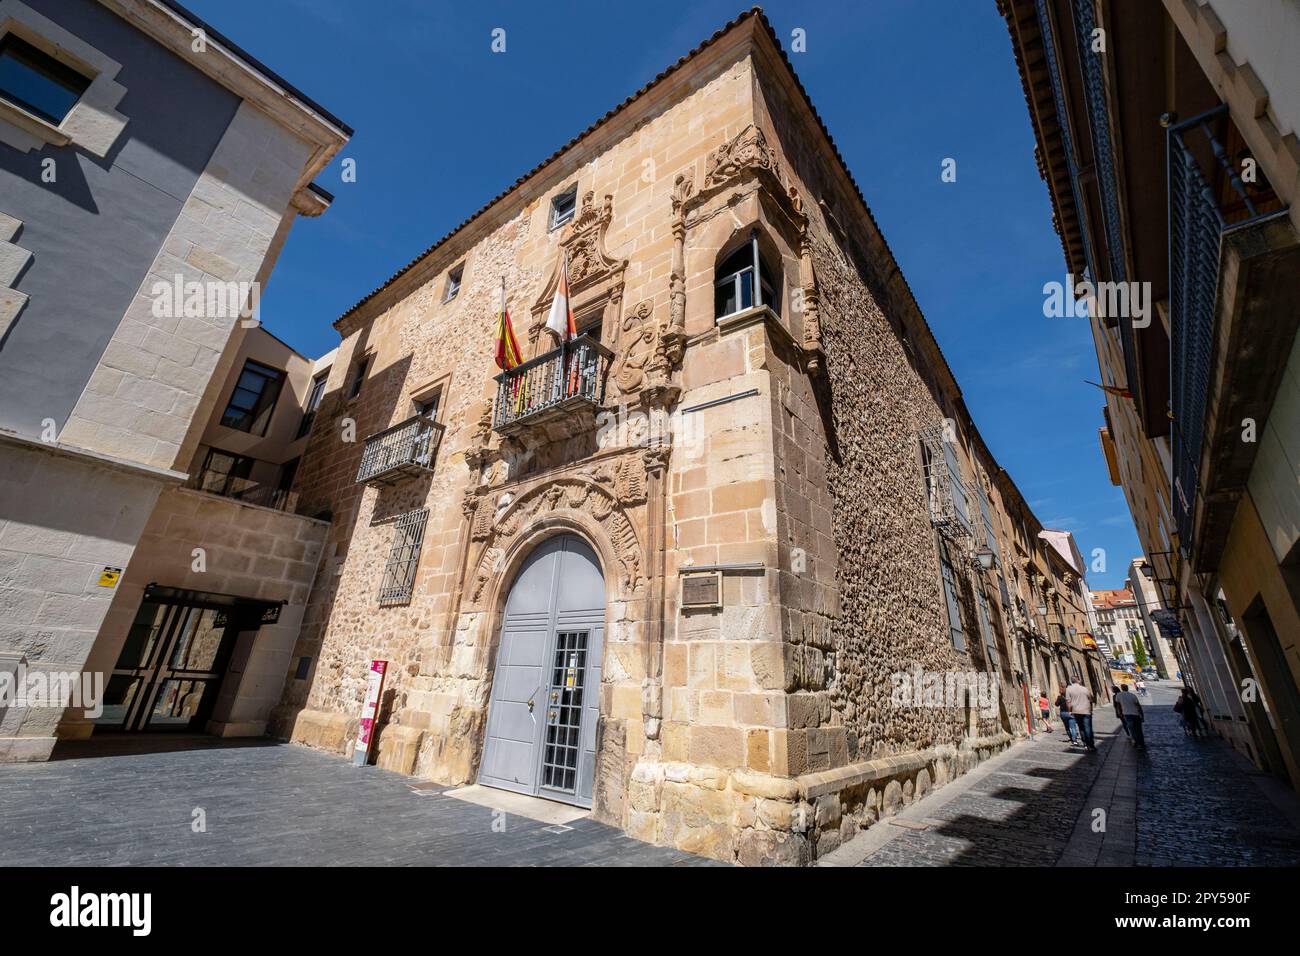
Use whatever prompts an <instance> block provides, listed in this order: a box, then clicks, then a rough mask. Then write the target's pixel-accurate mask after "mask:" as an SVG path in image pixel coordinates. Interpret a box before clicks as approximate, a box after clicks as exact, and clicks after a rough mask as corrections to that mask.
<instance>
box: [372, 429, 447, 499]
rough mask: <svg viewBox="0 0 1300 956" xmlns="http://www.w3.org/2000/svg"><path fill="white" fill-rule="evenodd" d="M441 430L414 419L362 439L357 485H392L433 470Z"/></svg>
mask: <svg viewBox="0 0 1300 956" xmlns="http://www.w3.org/2000/svg"><path fill="white" fill-rule="evenodd" d="M442 432H443V426H442V425H439V424H438V423H437V422H435V421H434V420H433V419H432V418H426V417H425V416H423V415H416V416H414V417H413V418H408V419H407V420H406V421H404V422H399V423H398V424H396V425H394V426H393V427H392V428H388V429H385V430H384V431H382V432H379V433H378V434H376V435H371V436H370V437H369V438H367V439H366V447H365V450H364V451H362V453H361V466H360V467H359V468H358V469H357V481H359V482H375V483H377V484H383V485H393V484H396V483H397V482H399V481H401V480H402V479H403V478H407V477H409V476H411V475H417V474H421V473H423V472H428V471H432V470H433V463H434V459H435V457H436V456H437V453H438V445H439V444H440V443H441V442H442Z"/></svg>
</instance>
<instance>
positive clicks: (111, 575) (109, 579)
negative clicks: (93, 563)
mask: <svg viewBox="0 0 1300 956" xmlns="http://www.w3.org/2000/svg"><path fill="white" fill-rule="evenodd" d="M121 577H122V569H121V568H104V570H103V571H100V572H99V586H100V587H101V588H115V587H117V582H118V579H119V578H121Z"/></svg>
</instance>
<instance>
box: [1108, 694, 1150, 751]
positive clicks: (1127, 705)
mask: <svg viewBox="0 0 1300 956" xmlns="http://www.w3.org/2000/svg"><path fill="white" fill-rule="evenodd" d="M1120 688H1121V689H1120V692H1119V693H1118V694H1116V695H1115V709H1116V710H1117V711H1119V712H1120V719H1121V720H1123V721H1124V729H1125V730H1126V731H1128V735H1129V739H1130V740H1132V741H1133V746H1134V747H1136V748H1137V749H1138V750H1146V749H1147V739H1146V736H1145V734H1144V733H1143V732H1142V722H1143V719H1144V715H1143V713H1142V702H1141V701H1140V700H1138V698H1137V694H1134V693H1133V692H1132V691H1130V690H1129V689H1128V684H1121V685H1120Z"/></svg>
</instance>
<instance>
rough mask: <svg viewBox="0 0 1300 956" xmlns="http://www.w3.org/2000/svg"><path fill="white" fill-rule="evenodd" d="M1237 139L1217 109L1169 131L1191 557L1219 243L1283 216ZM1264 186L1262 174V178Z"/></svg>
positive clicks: (1224, 112)
mask: <svg viewBox="0 0 1300 956" xmlns="http://www.w3.org/2000/svg"><path fill="white" fill-rule="evenodd" d="M1234 133H1235V130H1233V129H1232V127H1231V121H1230V119H1229V116H1228V107H1227V106H1219V107H1217V108H1216V109H1213V110H1210V111H1209V112H1206V113H1202V114H1201V115H1199V116H1195V117H1193V118H1191V119H1189V120H1186V121H1184V122H1181V123H1178V124H1176V125H1173V126H1170V128H1169V131H1168V162H1169V313H1170V338H1171V343H1170V345H1171V354H1172V366H1173V367H1172V369H1171V378H1172V395H1171V402H1172V405H1173V418H1174V427H1173V458H1174V461H1173V472H1174V476H1173V477H1174V487H1173V492H1174V494H1173V498H1174V510H1175V517H1176V523H1177V526H1178V535H1179V541H1180V545H1181V547H1182V549H1183V552H1184V553H1185V554H1190V552H1191V547H1192V539H1193V526H1194V524H1195V516H1196V497H1197V490H1198V487H1199V481H1200V476H1199V474H1198V471H1199V468H1200V461H1201V449H1202V445H1203V442H1204V439H1205V435H1204V427H1205V417H1206V408H1207V404H1208V402H1209V395H1210V384H1211V379H1212V377H1213V375H1214V368H1215V355H1214V336H1215V318H1216V307H1217V296H1218V285H1219V278H1220V271H1221V270H1220V261H1221V255H1222V240H1223V237H1224V236H1225V235H1226V234H1228V233H1229V232H1232V231H1235V230H1238V229H1245V228H1249V227H1251V226H1253V225H1255V224H1256V223H1258V222H1260V221H1261V220H1263V219H1267V218H1270V217H1271V216H1273V215H1276V214H1277V213H1278V212H1279V211H1280V209H1281V203H1279V202H1278V200H1277V197H1276V195H1275V194H1274V193H1273V192H1272V190H1271V189H1270V188H1269V187H1268V185H1267V184H1266V183H1263V182H1259V183H1254V184H1250V185H1248V184H1246V183H1244V182H1243V181H1242V179H1241V176H1240V175H1239V173H1238V170H1239V169H1240V164H1239V161H1240V156H1237V155H1229V150H1228V149H1226V148H1225V146H1224V143H1225V141H1227V140H1228V139H1229V137H1231V136H1232V135H1233V134H1234ZM1259 177H1260V179H1261V180H1262V178H1263V173H1262V172H1260V173H1259Z"/></svg>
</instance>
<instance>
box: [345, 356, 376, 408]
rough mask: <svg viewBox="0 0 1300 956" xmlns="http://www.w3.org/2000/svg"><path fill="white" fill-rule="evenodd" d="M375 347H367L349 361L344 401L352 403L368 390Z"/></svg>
mask: <svg viewBox="0 0 1300 956" xmlns="http://www.w3.org/2000/svg"><path fill="white" fill-rule="evenodd" d="M376 355H377V352H376V350H375V349H373V348H372V349H367V350H365V351H364V352H362V353H361V354H360V355H358V356H356V357H355V358H353V359H352V361H351V362H349V363H348V377H347V378H346V379H345V380H344V382H343V389H344V392H343V402H344V404H351V403H352V402H355V401H356V400H357V399H359V398H360V397H361V393H362V392H364V391H365V390H366V382H367V381H369V379H370V373H371V372H372V371H373V370H374V363H375V356H376Z"/></svg>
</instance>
